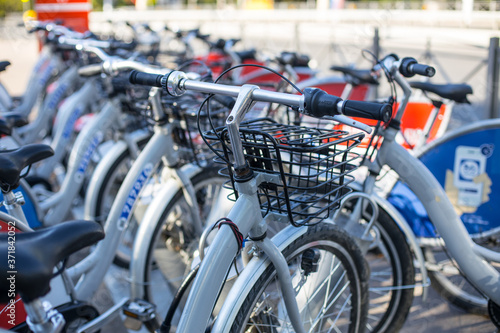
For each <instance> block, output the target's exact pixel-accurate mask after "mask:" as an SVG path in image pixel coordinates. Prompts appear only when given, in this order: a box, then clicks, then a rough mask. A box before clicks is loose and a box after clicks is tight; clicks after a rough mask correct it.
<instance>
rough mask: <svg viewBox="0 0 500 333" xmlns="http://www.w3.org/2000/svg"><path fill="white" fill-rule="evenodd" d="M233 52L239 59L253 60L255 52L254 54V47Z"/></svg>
mask: <svg viewBox="0 0 500 333" xmlns="http://www.w3.org/2000/svg"><path fill="white" fill-rule="evenodd" d="M235 53H236V54H237V55H238V58H240V60H241V61H243V60H255V54H256V51H255V49H250V50H244V51H238V52H235Z"/></svg>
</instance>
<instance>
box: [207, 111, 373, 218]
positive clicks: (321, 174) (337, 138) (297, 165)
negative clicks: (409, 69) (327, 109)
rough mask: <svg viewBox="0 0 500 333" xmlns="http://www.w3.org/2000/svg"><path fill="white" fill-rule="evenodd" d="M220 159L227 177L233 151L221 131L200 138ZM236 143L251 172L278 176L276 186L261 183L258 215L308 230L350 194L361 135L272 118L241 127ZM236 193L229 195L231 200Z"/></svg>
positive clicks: (223, 132) (235, 196)
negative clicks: (273, 215)
mask: <svg viewBox="0 0 500 333" xmlns="http://www.w3.org/2000/svg"><path fill="white" fill-rule="evenodd" d="M205 137H206V139H207V140H208V141H209V142H210V144H212V143H214V144H219V147H220V148H218V149H217V148H214V150H215V152H216V153H217V155H219V158H218V159H217V160H219V161H224V162H225V163H226V164H227V166H226V167H225V168H223V169H222V170H221V173H222V174H225V175H227V176H228V177H230V181H229V182H228V185H229V186H232V188H233V189H234V188H235V187H234V182H235V180H234V178H233V173H232V167H233V166H232V163H231V162H230V161H232V160H233V157H232V155H233V154H232V148H231V144H230V140H229V135H228V132H227V129H226V128H225V127H219V128H217V129H215V130H212V131H210V132H208V133H206V134H205ZM240 138H241V141H242V145H243V150H244V153H245V157H246V160H247V163H248V165H249V166H250V168H251V169H252V170H253V171H254V172H260V173H265V174H271V175H278V178H279V180H280V184H274V183H270V182H263V183H261V184H260V185H259V197H260V202H261V209H262V212H263V214H264V215H265V214H267V213H269V212H272V213H278V214H284V215H287V216H288V218H289V220H290V222H291V223H292V225H294V226H303V225H312V224H315V223H318V222H320V221H321V220H323V219H325V218H328V217H330V216H332V213H333V212H334V211H335V209H336V208H338V207H339V205H340V201H341V200H342V198H343V197H344V196H345V195H347V194H348V193H350V192H351V190H350V188H349V186H348V185H349V184H350V183H351V182H352V181H353V180H354V177H353V176H352V175H351V173H352V172H353V171H354V170H355V169H356V168H357V167H358V165H359V163H355V161H356V160H357V159H358V158H360V156H359V154H357V153H355V152H353V148H354V147H356V146H357V145H358V144H359V143H360V142H361V140H362V139H363V134H361V133H358V134H353V135H349V134H347V132H345V131H338V130H329V129H318V128H312V127H305V126H295V125H285V124H280V123H277V122H275V121H274V120H272V119H269V118H264V119H253V120H248V121H245V122H243V123H242V124H241V126H240ZM237 197H238V193H237V192H236V191H234V194H233V195H231V196H230V198H231V199H232V200H235V199H236V198H237Z"/></svg>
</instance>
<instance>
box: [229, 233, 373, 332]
mask: <svg viewBox="0 0 500 333" xmlns="http://www.w3.org/2000/svg"><path fill="white" fill-rule="evenodd" d="M310 249H316V250H319V251H321V252H320V254H321V256H320V257H321V259H320V261H318V265H319V266H320V267H321V268H318V270H317V272H311V273H310V275H309V276H307V277H305V276H303V275H302V274H303V269H299V267H300V266H301V264H302V261H301V263H300V264H299V261H300V258H301V254H303V253H304V252H305V251H306V250H310ZM282 253H283V255H284V256H285V259H286V260H287V261H288V262H289V267H290V272H291V273H292V281H293V283H294V288H295V290H296V291H297V290H298V289H297V288H298V285H297V282H302V281H304V280H302V279H303V278H305V279H306V280H305V282H304V283H303V284H302V285H301V286H300V290H299V291H298V292H297V297H298V300H297V301H298V303H299V304H298V305H299V309H302V310H303V311H302V312H301V315H304V318H305V320H304V325H305V328H306V331H308V330H309V331H310V328H311V327H315V324H314V325H311V324H310V323H309V321H310V318H315V319H317V318H318V316H319V314H320V313H321V310H323V311H325V312H324V313H323V314H324V315H326V318H325V317H323V316H322V317H321V320H319V319H317V320H315V323H318V321H319V322H320V325H322V326H329V327H328V329H332V328H335V332H361V331H363V327H364V326H365V325H366V316H367V311H368V276H369V269H368V266H367V263H366V261H365V259H364V256H363V254H362V252H361V250H360V249H359V247H358V246H357V243H356V242H355V241H354V240H353V238H352V237H350V236H349V235H348V234H347V233H346V232H345V231H343V230H342V229H340V228H339V227H338V226H335V225H333V224H327V223H319V224H317V225H314V226H311V227H308V230H307V231H306V232H305V233H304V234H303V235H301V236H299V237H298V238H297V239H295V240H294V241H293V242H292V243H290V244H289V245H288V246H287V247H286V248H285V249H284V250H283V251H282ZM328 267H330V268H328ZM333 268H335V269H333ZM325 269H326V270H327V271H328V274H327V275H328V276H327V279H326V280H325V279H324V277H325V275H324V274H323V273H324V270H325ZM294 273H295V274H296V275H294ZM332 278H338V279H337V280H336V281H333V279H332ZM275 279H276V271H275V270H274V267H273V266H272V265H269V266H268V267H267V268H266V269H265V271H264V272H263V274H262V275H261V276H260V277H259V278H258V279H256V282H255V283H254V285H253V286H252V288H251V289H250V291H249V293H248V294H246V295H242V296H241V297H245V300H244V301H243V303H242V305H241V306H240V308H239V310H238V312H237V315H236V317H235V320H234V321H233V323H232V326H231V330H230V332H234V333H236V332H238V333H241V332H248V331H251V332H253V330H251V329H255V331H258V332H261V330H260V328H259V327H257V324H262V325H263V327H262V328H263V329H265V330H264V331H265V332H280V331H281V330H280V329H283V331H284V332H289V331H290V330H289V329H290V328H291V324H289V323H288V322H287V318H286V317H281V316H286V311H285V310H284V305H283V301H282V300H281V293H280V292H279V287H277V286H278V285H279V282H273V281H274V280H275ZM297 280H299V281H297ZM308 281H309V282H308ZM325 281H327V282H326V283H325ZM332 281H333V282H332ZM315 282H316V283H318V287H319V288H318V289H317V290H316V292H314V293H308V291H309V289H310V286H311V285H312V284H314V283H315ZM341 282H344V284H341V287H340V283H341ZM273 287H276V290H277V292H275V293H266V292H267V291H268V290H270V289H272V288H273ZM323 287H326V288H323ZM305 289H308V290H305ZM323 289H324V290H323ZM324 291H326V292H328V293H327V294H326V298H324V297H323V298H322V297H321V296H322V295H323V292H324ZM346 291H347V292H346ZM337 292H340V293H339V294H337ZM344 292H346V293H345V294H344ZM263 293H266V295H265V296H264V297H262V294H263ZM334 294H335V298H334V299H333V300H332V299H331V296H333V295H334ZM309 295H312V296H313V297H311V298H309V297H308V296H309ZM314 296H319V298H322V299H321V301H322V302H323V303H322V305H323V306H321V307H320V309H319V311H318V309H317V306H316V307H314V308H316V309H312V307H311V306H310V304H309V302H310V301H311V300H313V301H314V300H317V299H316V297H314ZM303 297H305V298H306V305H307V307H303V306H302V305H303V304H302V303H301V302H300V301H301V300H303V299H302V298H303ZM313 298H314V299H313ZM259 300H262V302H259ZM337 300H340V301H342V302H339V303H338V302H337ZM271 301H273V302H272V303H271V305H270V306H266V305H268V304H267V303H264V302H271ZM319 303H321V302H319ZM319 303H318V304H319ZM325 303H328V304H329V306H327V307H325V306H324V305H325ZM306 309H307V310H311V309H312V310H314V313H317V314H318V316H314V314H313V316H312V317H310V316H307V315H306V314H307V313H306V312H309V311H306ZM272 310H276V311H277V312H278V313H276V312H273V313H272V314H270V312H271V311H272ZM280 310H283V311H280ZM330 310H339V313H333V314H332V313H331V311H330ZM340 310H348V313H346V314H345V315H346V317H342V319H341V320H339V318H340ZM331 316H333V317H332V318H334V319H336V320H335V322H333V324H332V321H333V320H330V322H329V321H328V319H331V318H329V317H331ZM276 318H277V319H276ZM323 319H325V320H323ZM285 324H286V327H283V325H285ZM337 324H339V325H337ZM272 325H274V326H276V327H272V328H271V326H272ZM332 326H333V327H332ZM292 331H293V329H292ZM316 331H318V332H319V331H322V330H315V332H316Z"/></svg>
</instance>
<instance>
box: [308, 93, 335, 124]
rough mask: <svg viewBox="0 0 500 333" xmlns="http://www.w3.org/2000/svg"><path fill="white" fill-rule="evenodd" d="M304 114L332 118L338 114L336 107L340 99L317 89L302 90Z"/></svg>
mask: <svg viewBox="0 0 500 333" xmlns="http://www.w3.org/2000/svg"><path fill="white" fill-rule="evenodd" d="M304 97H305V104H304V112H303V113H304V114H305V115H308V116H311V117H316V118H321V117H323V116H334V115H337V114H339V111H338V108H337V105H338V103H339V102H341V101H342V99H341V98H340V97H337V96H333V95H328V94H327V93H326V92H324V91H323V90H321V89H318V88H305V89H304Z"/></svg>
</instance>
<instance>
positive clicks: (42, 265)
mask: <svg viewBox="0 0 500 333" xmlns="http://www.w3.org/2000/svg"><path fill="white" fill-rule="evenodd" d="M14 237H15V239H14V238H10V237H9V235H8V233H7V232H2V233H0V256H2V258H5V259H4V260H0V279H2V283H1V284H0V302H5V301H8V299H6V298H7V295H8V291H9V286H10V283H9V281H10V280H9V278H11V277H13V278H12V280H13V281H14V284H15V289H16V291H17V292H19V294H20V295H21V297H22V299H23V300H24V301H25V302H30V301H32V300H34V299H36V298H39V297H42V296H44V295H46V294H47V293H48V292H49V291H50V280H51V279H52V277H53V275H54V267H55V266H56V265H57V263H59V262H60V261H61V260H63V259H65V258H67V257H68V256H69V255H71V254H73V253H75V252H76V251H78V250H81V249H83V248H84V247H87V246H89V245H92V244H94V243H95V242H97V241H99V240H101V239H103V238H104V231H103V229H102V226H101V225H100V224H99V223H96V222H92V221H70V222H64V223H61V224H58V225H55V226H53V227H49V228H46V229H40V230H37V231H34V232H19V233H16V234H15V236H14ZM9 246H10V250H12V249H13V247H14V248H15V250H14V251H9ZM9 254H10V255H11V256H13V257H12V258H15V260H14V261H13V262H12V261H10V262H9V261H8V260H7V259H8V258H9V256H8V255H9ZM10 265H13V266H10Z"/></svg>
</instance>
